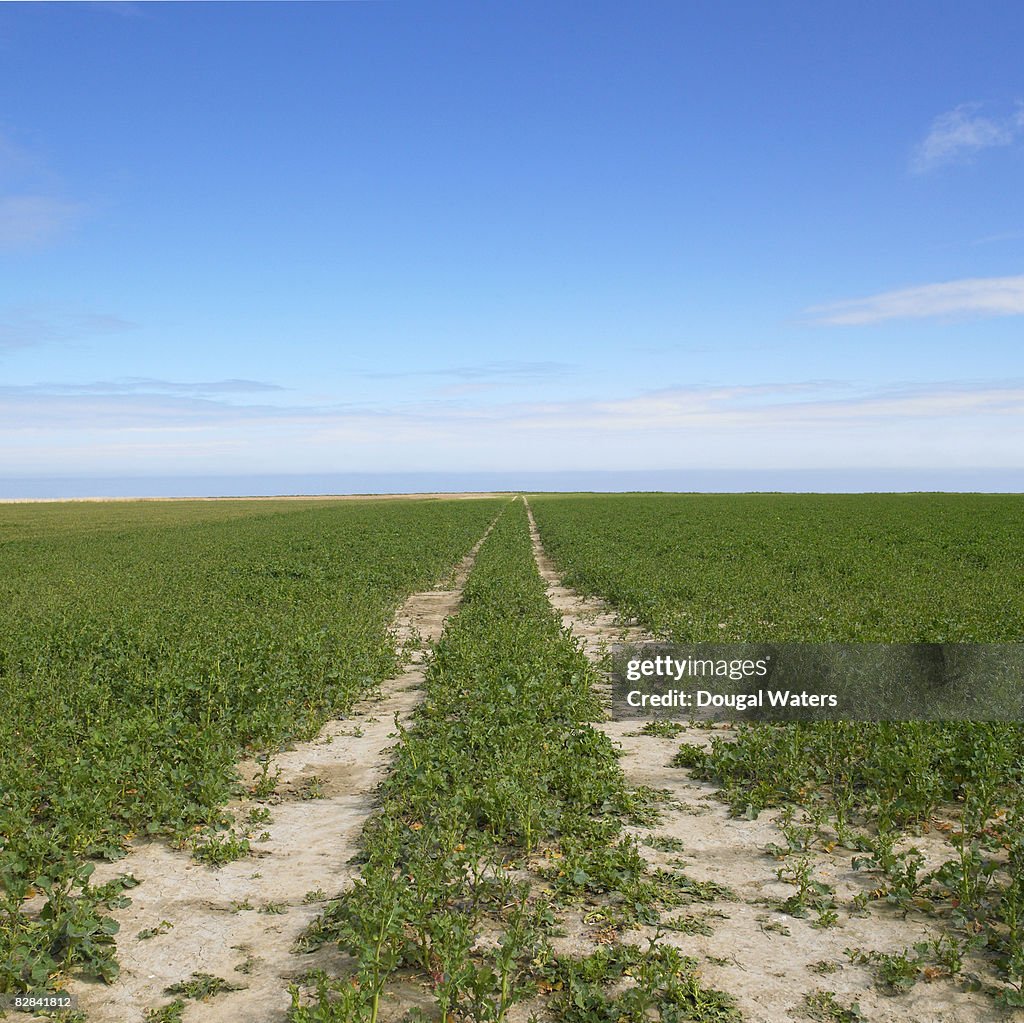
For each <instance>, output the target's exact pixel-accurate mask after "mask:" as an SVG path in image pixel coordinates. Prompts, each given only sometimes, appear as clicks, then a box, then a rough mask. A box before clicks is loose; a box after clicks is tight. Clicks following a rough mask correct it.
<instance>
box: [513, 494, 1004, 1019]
mask: <svg viewBox="0 0 1024 1023" xmlns="http://www.w3.org/2000/svg"><path fill="white" fill-rule="evenodd" d="M532 504H533V507H534V513H535V516H536V518H537V521H538V527H539V529H540V531H541V535H542V538H543V542H544V544H545V547H546V549H547V550H548V551H549V553H550V554H551V555H552V557H553V558H554V560H555V561H556V563H557V565H558V566H559V568H560V569H561V571H563V572H564V576H565V578H566V581H567V582H568V583H570V584H571V585H573V586H575V587H577V588H579V589H580V590H583V591H584V592H588V593H596V594H599V595H600V596H603V597H604V598H606V599H608V600H610V601H611V602H612V603H614V604H616V605H617V606H618V607H619V608H620V609H621V610H622V611H623V612H624V613H626V614H629V615H634V616H636V617H637V618H638V619H639V620H640V621H641V622H642V623H643V624H645V625H646V626H647V627H648V628H649V629H651V630H653V631H654V632H655V633H657V634H659V635H660V636H662V637H665V638H668V639H672V640H675V641H716V640H722V639H726V640H739V641H753V642H760V641H773V640H787V639H789V640H804V641H829V640H836V641H857V640H864V641H876V642H886V641H892V642H908V641H951V640H959V641H977V642H995V641H1008V642H1021V641H1022V640H1024V571H1022V568H1024V551H1022V548H1021V546H1020V542H1019V537H1020V536H1021V535H1022V526H1024V500H1022V499H1021V498H1019V497H995V496H981V495H858V496H848V497H846V496H792V495H736V496H730V497H718V496H715V497H711V496H692V497H683V496H643V497H634V496H622V497H600V498H578V497H574V498H564V499H557V498H537V499H534V500H533V502H532ZM1022 684H1024V680H1022ZM677 762H678V763H679V765H680V766H687V767H690V768H692V769H694V770H695V772H696V773H697V774H698V776H700V777H703V778H707V779H710V780H713V781H715V782H716V783H718V784H719V785H721V786H723V787H724V794H725V796H726V797H727V798H728V799H729V800H730V801H731V802H732V805H733V807H734V809H735V811H736V812H737V813H744V814H746V815H748V816H756V814H757V813H758V812H759V811H760V810H761V809H762V808H764V807H767V806H776V805H783V804H788V805H791V806H798V807H801V808H802V809H803V811H804V813H805V814H806V817H807V819H808V820H809V821H810V825H811V826H810V829H809V830H808V831H807V835H809V836H812V837H813V838H814V840H820V841H822V842H832V843H834V842H836V841H838V842H839V843H840V845H842V846H846V847H848V848H850V849H851V850H853V851H855V852H856V853H857V854H858V855H857V856H856V857H855V862H856V863H857V865H858V866H860V867H861V868H864V869H871V870H874V871H876V872H877V873H878V875H879V876H880V878H881V879H882V883H881V884H880V886H879V888H878V889H876V895H877V897H878V898H879V899H885V900H886V901H888V902H889V903H891V904H895V905H898V906H900V907H901V908H902V909H904V911H908V912H909V911H915V912H921V911H924V912H927V913H928V914H930V915H932V916H934V917H938V918H942V919H943V920H944V921H945V922H946V923H947V924H948V926H949V933H950V940H951V941H953V942H954V943H957V947H958V948H959V949H960V950H961V951H962V952H963V953H965V954H966V952H968V951H969V952H971V953H977V954H979V955H981V956H982V957H983V958H984V960H985V961H986V963H987V964H988V965H994V966H995V968H996V969H997V971H998V972H999V974H1000V976H1001V981H1002V984H1001V986H996V987H994V988H992V989H991V990H992V992H993V993H994V994H995V995H996V996H997V998H998V999H999V1000H1000V1001H1002V1002H1003V1003H1004V1004H1007V1005H1022V1004H1024V725H1021V724H1017V723H1013V724H1005V723H982V722H934V721H933V722H896V723H870V722H814V723H802V724H789V725H779V726H772V725H766V724H756V725H752V726H742V727H740V728H739V729H737V730H736V731H734V732H732V733H731V734H730V736H729V737H728V738H723V737H717V738H716V739H715V740H714V742H713V744H712V747H711V749H710V751H705V750H704V749H702V748H698V747H696V746H690V745H684V746H683V748H682V749H681V750H680V753H679V756H678V758H677ZM935 816H937V817H938V818H939V819H940V821H941V822H943V823H942V827H943V829H944V830H945V831H946V832H947V837H948V839H949V842H950V850H949V859H948V860H947V861H946V862H945V863H943V864H941V865H940V866H939V867H938V868H936V869H931V870H929V869H925V865H924V864H925V861H924V857H923V856H921V855H920V854H919V853H918V852H917V851H916V850H914V849H913V848H907V847H906V845H905V843H903V844H901V840H902V838H903V836H904V834H905V831H906V830H907V829H914V828H916V827H919V826H927V825H928V823H929V821H930V820H931V818H933V817H935ZM805 840H806V836H805V839H802V840H801V841H805ZM958 956H959V953H958ZM960 958H963V957H962V956H960Z"/></svg>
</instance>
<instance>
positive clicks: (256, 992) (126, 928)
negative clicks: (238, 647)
mask: <svg viewBox="0 0 1024 1023" xmlns="http://www.w3.org/2000/svg"><path fill="white" fill-rule="evenodd" d="M485 535H486V534H485ZM482 542H483V541H482V539H481V541H480V542H479V543H477V545H476V546H475V547H474V548H473V550H472V551H471V552H470V554H469V555H467V557H466V558H465V559H464V560H463V562H462V563H461V564H460V565H459V566H458V567H457V569H456V570H455V571H454V572H453V573H452V574H451V576H450V577H449V578H448V579H446V580H445V581H443V582H442V583H440V584H438V586H437V587H436V588H435V589H433V590H430V591H427V592H423V593H415V594H413V595H412V596H410V597H409V598H408V599H407V600H406V601H405V603H404V604H403V605H402V607H401V609H400V610H399V612H398V614H397V616H396V620H395V623H394V631H395V634H396V637H397V640H398V643H399V647H400V649H401V650H403V651H404V653H405V657H406V660H407V667H406V668H405V670H404V671H403V672H402V674H400V675H399V676H397V677H396V678H393V679H390V680H389V681H387V682H385V683H384V684H383V686H382V687H381V692H380V694H379V696H378V697H376V698H372V699H367V700H364V701H363V702H362V703H360V704H359V705H357V706H356V707H355V708H354V710H353V712H352V713H351V714H350V715H349V716H348V717H347V718H345V719H344V720H335V721H330V722H328V723H327V725H326V726H325V727H324V728H323V730H322V731H321V732H320V734H319V735H318V736H317V738H315V739H314V740H312V741H311V742H302V743H298V744H296V745H295V746H293V747H292V748H290V749H288V750H286V751H284V752H282V753H280V754H278V755H275V756H274V757H273V758H272V764H271V770H270V775H271V776H273V775H274V773H275V772H276V771H277V770H279V771H280V775H279V777H278V782H277V786H276V790H275V794H274V795H273V796H271V797H270V798H269V799H266V800H263V801H262V802H257V801H256V800H255V799H249V800H247V801H245V802H240V803H238V804H236V805H234V806H232V807H230V808H229V809H230V810H231V811H232V813H233V814H234V815H235V818H236V820H237V821H239V822H242V821H243V820H244V818H245V817H246V815H247V814H248V813H249V811H250V810H251V809H253V808H254V807H255V808H259V807H266V808H267V809H269V811H270V813H271V817H272V820H271V821H270V822H269V823H266V824H257V825H255V827H254V828H252V829H251V830H252V833H253V838H254V840H253V842H252V848H253V850H254V852H255V855H252V856H248V857H245V858H243V859H240V860H236V861H234V862H232V863H228V864H226V865H225V866H223V867H220V868H214V867H211V866H208V865H205V864H202V863H198V862H196V861H195V860H193V859H192V858H191V856H190V853H189V852H188V851H187V850H185V851H181V850H175V849H172V848H169V847H168V846H167V845H166V844H165V843H163V842H156V841H152V842H136V843H134V845H133V847H132V849H131V852H130V853H129V855H128V857H127V858H126V859H123V860H121V861H119V862H118V863H116V864H110V865H103V866H102V867H100V868H98V869H97V871H96V875H94V882H96V883H98V882H99V881H102V880H105V879H107V878H108V877H114V876H116V875H118V874H122V873H131V874H133V875H134V876H135V877H136V878H138V879H139V881H140V882H141V883H140V884H139V886H138V887H137V888H134V889H131V890H130V892H129V894H130V896H131V900H132V901H131V905H130V906H128V907H127V908H125V909H121V910H117V911H115V912H114V913H113V916H114V917H115V918H116V919H117V921H118V923H119V924H120V927H121V929H120V932H119V934H118V937H117V946H118V958H119V960H120V963H121V975H120V977H119V978H118V979H117V981H115V982H114V983H113V984H111V985H109V986H108V985H105V984H103V983H101V982H98V981H97V982H91V981H85V980H80V979H79V980H74V981H72V982H71V983H69V984H68V985H67V988H68V990H70V991H71V992H73V993H75V994H77V995H78V996H79V1004H80V1007H81V1008H82V1009H83V1010H84V1011H85V1012H86V1013H87V1015H88V1018H89V1020H90V1021H93V1023H135V1021H141V1020H143V1019H144V1018H145V1014H146V1010H148V1009H151V1008H154V1007H158V1006H161V1005H165V1004H167V1003H168V1002H169V1001H171V1000H172V998H174V997H176V996H174V995H171V994H167V993H165V988H167V987H169V986H172V985H175V984H179V983H182V982H187V981H189V980H190V978H191V976H192V974H193V973H207V974H212V975H213V976H216V977H221V978H223V979H224V980H226V981H228V982H230V983H231V984H233V985H237V986H238V990H234V991H229V992H223V993H221V994H218V995H216V996H214V997H212V998H208V999H206V1000H203V1001H194V1000H190V999H186V1008H185V1011H184V1020H185V1021H186V1023H192V1021H203V1023H278V1021H282V1020H284V1019H285V1016H286V1011H287V1008H288V1005H289V1004H290V1000H289V997H288V994H287V986H288V984H289V983H290V982H293V981H295V980H296V979H297V978H299V977H301V976H302V975H303V974H305V973H306V972H307V971H309V970H311V969H327V970H329V971H332V972H335V973H337V972H341V971H340V970H339V969H336V968H335V967H337V966H338V965H339V964H340V962H341V959H342V957H341V953H340V952H338V950H337V949H336V948H334V947H333V946H327V947H325V948H323V949H321V950H319V951H318V952H316V953H313V954H297V953H296V952H294V951H293V946H294V945H295V943H296V941H297V940H298V939H299V937H300V936H301V935H302V933H303V931H304V930H305V929H306V928H307V927H308V926H309V924H310V923H312V921H313V920H314V919H315V918H316V917H317V915H318V914H319V913H320V911H321V909H322V908H323V907H322V906H321V905H320V904H319V903H317V902H312V901H306V896H307V894H308V893H312V892H317V891H319V890H323V889H326V890H327V891H328V892H329V893H330V894H331V895H333V894H334V893H336V892H337V891H338V890H339V889H341V888H343V887H345V886H346V884H347V882H348V881H349V880H351V879H352V878H353V877H355V876H356V874H357V873H358V869H359V868H358V867H357V866H356V865H355V864H353V863H352V862H351V860H352V858H353V856H354V855H355V854H356V853H357V851H358V840H359V837H360V835H361V833H362V830H363V825H364V824H365V822H366V819H367V817H368V816H369V814H370V813H371V811H372V810H373V808H374V805H375V791H376V788H377V786H378V784H379V783H380V782H381V780H382V779H383V777H384V775H385V773H386V772H387V769H388V767H389V763H390V757H389V756H388V751H389V749H390V747H392V746H393V744H394V742H395V741H396V735H395V715H396V714H397V715H398V718H399V720H400V721H403V722H404V723H407V722H408V720H409V717H410V715H411V712H412V710H413V708H414V707H415V706H416V704H417V703H418V702H419V700H420V697H421V694H422V685H423V676H424V672H425V663H424V662H425V657H426V653H427V650H428V648H429V645H430V644H432V643H434V642H435V641H436V640H437V639H438V638H439V637H440V635H441V632H442V630H443V628H444V623H445V620H446V619H447V618H448V617H449V616H450V615H452V614H453V613H454V612H455V611H456V609H457V608H458V605H459V601H460V598H461V594H462V587H463V585H464V583H465V580H466V577H467V575H468V574H469V570H470V568H471V566H472V563H473V559H474V557H475V555H476V551H477V550H478V548H479V546H480V543H482ZM239 773H240V774H241V776H242V778H243V780H244V781H246V782H247V783H251V782H252V781H254V780H255V779H256V778H257V777H258V774H259V771H258V766H257V764H256V763H254V762H251V761H250V762H245V763H242V764H240V765H239ZM263 835H265V836H266V837H264V838H263V839H262V840H258V839H260V837H261V836H263ZM101 875H102V876H101ZM168 925H169V926H168ZM154 929H155V930H161V931H162V933H159V934H157V935H156V936H154V937H150V938H146V939H140V938H139V937H138V934H139V932H140V931H146V930H154Z"/></svg>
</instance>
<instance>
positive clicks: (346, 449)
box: [0, 380, 1024, 475]
mask: <svg viewBox="0 0 1024 1023" xmlns="http://www.w3.org/2000/svg"><path fill="white" fill-rule="evenodd" d="M165 383H172V384H173V383H174V382H173V381H171V382H165ZM222 383H228V382H227V381H225V382H222ZM86 386H87V385H81V389H80V390H79V391H76V392H73V393H57V392H55V391H53V390H52V389H51V391H50V392H49V393H44V392H41V391H39V390H37V389H35V388H16V387H7V388H3V389H0V434H2V435H3V436H4V439H5V445H4V449H3V454H2V456H0V458H2V461H0V473H2V472H5V471H6V472H8V473H16V472H26V473H34V474H37V475H38V474H39V473H40V472H62V473H66V472H82V471H105V472H114V473H117V474H124V473H125V472H136V471H143V472H164V473H167V472H187V471H213V472H224V471H231V472H241V471H260V472H266V471H367V470H374V471H380V470H382V469H388V470H398V469H402V468H405V469H408V468H410V467H412V466H417V467H419V468H424V467H426V468H445V467H446V466H447V467H449V468H450V467H451V466H455V465H458V466H460V467H461V468H463V469H472V468H489V469H514V468H517V467H518V468H522V467H524V466H532V467H535V468H565V467H567V466H570V465H571V466H573V467H575V468H577V469H580V468H583V469H589V468H601V467H604V468H607V467H610V466H611V467H614V466H615V465H627V464H628V465H631V466H633V467H641V468H653V467H660V468H662V469H664V468H672V467H682V466H690V467H694V468H699V467H708V468H710V467H717V468H722V467H736V466H748V467H749V466H751V465H764V466H768V465H771V466H790V467H796V466H804V467H807V466H815V465H817V466H833V467H850V466H856V465H875V466H878V465H896V466H898V465H942V466H975V467H976V466H981V465H1002V466H1020V465H1021V454H1020V453H1021V451H1024V380H999V381H976V382H973V383H964V382H941V381H939V382H929V383H910V384H891V385H889V386H887V387H864V386H859V385H856V384H853V383H844V382H841V381H832V382H829V381H798V382H793V383H786V382H779V383H773V384H761V385H754V386H751V385H736V386H728V387H727V386H719V387H673V388H662V389H659V390H649V391H645V392H632V393H629V394H622V395H619V396H604V397H591V398H589V399H578V400H552V401H544V402H538V401H529V402H527V401H507V402H495V401H493V400H489V401H468V400H461V401H454V400H451V401H441V400H434V401H423V402H418V403H410V402H402V401H391V402H379V403H369V402H366V403H357V402H348V403H341V402H338V403H335V404H332V405H317V406H313V405H305V406H303V405H301V404H300V403H299V402H298V401H297V400H296V397H295V396H294V395H293V396H291V397H289V398H288V399H287V400H283V401H280V402H279V403H278V404H271V403H269V402H266V401H259V400H258V398H257V400H256V401H253V400H246V399H245V398H244V397H239V396H233V395H232V394H231V393H223V394H219V395H214V394H187V393H153V392H141V391H132V390H128V391H125V392H122V393H110V392H109V389H108V391H107V392H105V393H99V392H97V393H93V392H90V391H88V390H86V389H85V388H86ZM97 386H99V387H106V386H108V385H107V384H106V383H104V382H102V381H101V382H98V383H97Z"/></svg>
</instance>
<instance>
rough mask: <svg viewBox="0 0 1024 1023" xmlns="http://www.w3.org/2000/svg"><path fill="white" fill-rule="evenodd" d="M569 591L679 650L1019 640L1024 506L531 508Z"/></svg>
mask: <svg viewBox="0 0 1024 1023" xmlns="http://www.w3.org/2000/svg"><path fill="white" fill-rule="evenodd" d="M531 505H532V507H533V509H534V514H535V516H536V519H537V525H538V527H539V529H540V531H541V534H542V537H543V540H544V547H545V550H546V551H547V552H548V554H549V555H550V556H551V557H552V558H553V559H554V560H555V562H556V563H557V564H558V567H559V569H560V570H561V571H562V572H563V573H564V580H565V582H566V584H567V585H569V586H572V587H573V588H574V589H576V590H578V591H579V592H581V593H595V594H598V595H600V596H602V597H604V598H605V599H607V600H610V601H612V602H613V603H614V604H615V605H616V606H617V607H619V608H620V609H622V610H623V611H624V612H625V613H626V614H629V615H633V616H635V617H636V618H637V619H638V620H639V621H640V623H641V624H642V625H644V626H646V627H647V628H648V629H650V630H651V631H653V632H654V633H655V634H657V635H658V636H664V637H666V638H670V639H672V640H674V641H677V642H730V641H739V642H761V641H783V640H800V641H807V642H811V641H813V642H826V641H834V642H844V641H850V642H880V643H888V642H917V641H921V642H958V641H959V642H998V641H1007V642H1020V641H1021V640H1024V545H1022V544H1021V542H1020V538H1021V536H1024V499H1022V498H1021V497H1018V496H1011V495H975V494H864V495H861V494H849V495H847V494H824V495H822V494H730V495H719V494H708V495H704V494H695V495H669V494H659V495H637V496H634V495H611V496H609V495H603V496H594V497H587V496H572V497H563V498H553V497H535V498H531Z"/></svg>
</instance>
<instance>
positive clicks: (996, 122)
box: [910, 103, 1024, 174]
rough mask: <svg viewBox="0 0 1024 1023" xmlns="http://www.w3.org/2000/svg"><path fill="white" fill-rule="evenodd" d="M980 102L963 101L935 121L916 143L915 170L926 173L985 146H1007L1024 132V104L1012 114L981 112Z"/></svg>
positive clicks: (912, 168)
mask: <svg viewBox="0 0 1024 1023" xmlns="http://www.w3.org/2000/svg"><path fill="white" fill-rule="evenodd" d="M980 106H981V105H980V104H978V103H962V104H961V105H960V106H958V107H954V108H953V109H952V110H950V111H948V112H947V113H945V114H940V115H939V116H938V117H936V118H935V120H934V121H932V126H931V130H930V131H929V133H928V135H927V137H926V138H925V140H924V141H923V142H922V143H921V144H920V145H919V146H918V147H917V150H916V151H915V153H914V157H913V159H912V161H911V164H910V169H911V171H913V172H914V173H915V174H925V173H927V172H928V171H930V170H934V169H935V168H936V167H941V166H943V165H945V164H950V163H960V162H963V161H964V160H967V159H969V158H970V157H971V156H973V155H974V154H975V153H977V152H979V151H980V150H982V149H991V148H992V147H994V146H1008V145H1011V144H1012V143H1013V142H1015V141H1016V140H1017V139H1018V138H1019V137H1020V136H1021V134H1022V133H1024V106H1021V105H1018V108H1017V110H1016V112H1015V113H1014V114H1013V115H1012V116H1009V117H1002V118H991V117H983V116H981V115H980V114H978V112H977V111H978V110H979V109H980Z"/></svg>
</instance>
